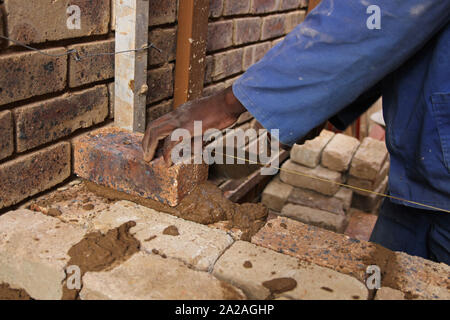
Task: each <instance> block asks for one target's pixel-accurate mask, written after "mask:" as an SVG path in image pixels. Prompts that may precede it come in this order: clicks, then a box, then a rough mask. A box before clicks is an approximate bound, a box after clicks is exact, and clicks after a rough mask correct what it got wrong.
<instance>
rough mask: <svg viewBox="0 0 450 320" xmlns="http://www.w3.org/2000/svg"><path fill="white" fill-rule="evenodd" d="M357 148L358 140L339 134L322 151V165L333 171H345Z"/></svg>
mask: <svg viewBox="0 0 450 320" xmlns="http://www.w3.org/2000/svg"><path fill="white" fill-rule="evenodd" d="M358 147H359V140H358V139H356V138H353V137H350V136H347V135H344V134H341V133H339V134H337V135H335V136H334V138H333V139H331V141H330V142H329V143H328V144H327V146H326V147H325V149H324V150H323V155H322V165H323V166H324V167H326V168H328V169H331V170H335V171H340V172H344V171H347V170H348V167H349V165H350V162H351V161H352V158H353V155H354V154H355V152H356V149H357V148H358Z"/></svg>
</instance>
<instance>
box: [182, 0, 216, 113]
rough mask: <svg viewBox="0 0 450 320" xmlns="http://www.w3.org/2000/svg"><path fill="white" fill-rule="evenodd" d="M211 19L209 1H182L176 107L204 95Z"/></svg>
mask: <svg viewBox="0 0 450 320" xmlns="http://www.w3.org/2000/svg"><path fill="white" fill-rule="evenodd" d="M208 17H209V0H183V1H180V2H179V14H178V39H177V60H176V61H177V63H176V69H175V92H174V107H175V108H176V107H178V106H180V105H182V104H183V103H185V102H187V101H189V100H193V99H197V98H200V97H201V96H202V91H203V80H204V74H205V56H206V40H207V39H206V38H207V35H208Z"/></svg>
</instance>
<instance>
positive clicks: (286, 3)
mask: <svg viewBox="0 0 450 320" xmlns="http://www.w3.org/2000/svg"><path fill="white" fill-rule="evenodd" d="M280 1H281V3H280V9H281V10H289V9H296V8H300V7H301V5H302V2H304V0H280Z"/></svg>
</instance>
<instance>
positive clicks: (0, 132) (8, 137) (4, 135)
mask: <svg viewBox="0 0 450 320" xmlns="http://www.w3.org/2000/svg"><path fill="white" fill-rule="evenodd" d="M13 152H14V128H13V118H12V113H11V111H3V112H0V160H2V159H4V158H6V157H9V156H10V155H12V153H13Z"/></svg>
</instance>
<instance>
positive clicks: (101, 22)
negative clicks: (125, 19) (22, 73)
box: [5, 0, 111, 43]
mask: <svg viewBox="0 0 450 320" xmlns="http://www.w3.org/2000/svg"><path fill="white" fill-rule="evenodd" d="M110 3H111V1H110V0H97V1H86V0H60V1H54V0H39V1H29V0H7V1H5V10H6V13H7V23H8V34H9V36H10V37H11V38H12V39H14V40H18V41H21V42H25V43H41V42H46V41H54V40H62V39H69V38H77V37H83V36H93V35H99V34H106V33H108V31H109V22H110ZM70 5H77V6H79V7H80V9H81V29H69V28H67V18H68V15H67V7H69V6H70Z"/></svg>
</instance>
